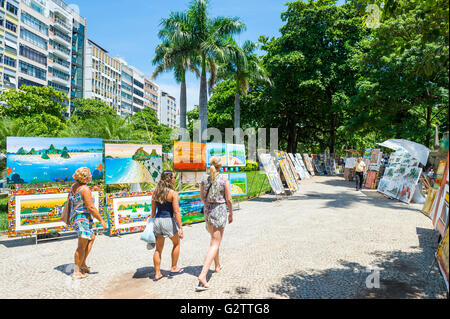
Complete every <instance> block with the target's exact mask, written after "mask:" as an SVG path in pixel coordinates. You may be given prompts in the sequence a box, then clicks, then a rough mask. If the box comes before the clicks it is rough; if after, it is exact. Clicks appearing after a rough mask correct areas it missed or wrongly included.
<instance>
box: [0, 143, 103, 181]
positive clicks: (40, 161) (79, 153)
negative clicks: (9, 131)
mask: <svg viewBox="0 0 450 319" xmlns="http://www.w3.org/2000/svg"><path fill="white" fill-rule="evenodd" d="M6 145H7V163H6V174H7V182H8V184H35V183H55V182H71V181H73V178H72V175H73V174H74V173H75V171H76V170H77V169H78V168H80V167H88V168H89V169H90V170H91V174H92V179H93V181H100V180H102V179H103V140H102V139H97V138H50V137H7V138H6Z"/></svg>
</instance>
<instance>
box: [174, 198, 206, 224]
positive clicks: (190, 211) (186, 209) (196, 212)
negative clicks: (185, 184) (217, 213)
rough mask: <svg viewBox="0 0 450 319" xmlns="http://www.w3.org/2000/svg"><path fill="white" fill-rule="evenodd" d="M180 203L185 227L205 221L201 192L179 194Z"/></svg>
mask: <svg viewBox="0 0 450 319" xmlns="http://www.w3.org/2000/svg"><path fill="white" fill-rule="evenodd" d="M179 203H180V211H181V222H182V224H183V225H186V224H193V223H199V222H204V221H205V216H204V215H203V211H202V209H203V206H204V205H203V203H202V200H201V198H200V191H195V192H181V193H179Z"/></svg>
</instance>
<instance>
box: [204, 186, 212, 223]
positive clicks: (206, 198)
mask: <svg viewBox="0 0 450 319" xmlns="http://www.w3.org/2000/svg"><path fill="white" fill-rule="evenodd" d="M211 186H212V183H211V185H209V187H208V191H207V192H206V197H205V202H206V201H207V200H208V195H209V190H210V189H211ZM204 211H205V205H203V207H202V214H203V215H204V214H205V212H204Z"/></svg>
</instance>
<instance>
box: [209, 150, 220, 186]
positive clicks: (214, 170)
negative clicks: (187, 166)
mask: <svg viewBox="0 0 450 319" xmlns="http://www.w3.org/2000/svg"><path fill="white" fill-rule="evenodd" d="M209 164H210V165H211V167H210V168H209V176H211V182H215V181H216V178H217V174H219V171H220V168H221V167H222V160H221V158H220V157H219V156H213V157H212V158H211V159H210V160H209Z"/></svg>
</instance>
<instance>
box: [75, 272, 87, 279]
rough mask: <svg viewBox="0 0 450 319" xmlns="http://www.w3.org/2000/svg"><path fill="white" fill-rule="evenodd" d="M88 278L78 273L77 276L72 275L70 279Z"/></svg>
mask: <svg viewBox="0 0 450 319" xmlns="http://www.w3.org/2000/svg"><path fill="white" fill-rule="evenodd" d="M87 276H88V274H82V273H80V274H79V275H72V279H73V280H76V279H84V278H86V277H87Z"/></svg>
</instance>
